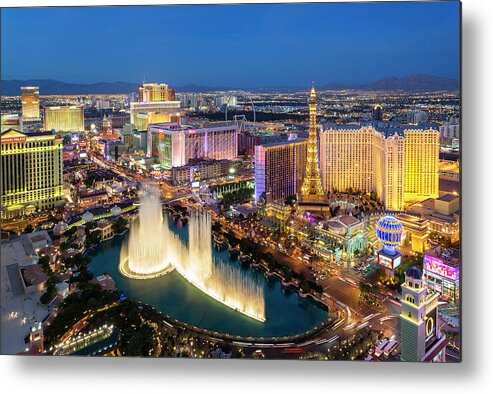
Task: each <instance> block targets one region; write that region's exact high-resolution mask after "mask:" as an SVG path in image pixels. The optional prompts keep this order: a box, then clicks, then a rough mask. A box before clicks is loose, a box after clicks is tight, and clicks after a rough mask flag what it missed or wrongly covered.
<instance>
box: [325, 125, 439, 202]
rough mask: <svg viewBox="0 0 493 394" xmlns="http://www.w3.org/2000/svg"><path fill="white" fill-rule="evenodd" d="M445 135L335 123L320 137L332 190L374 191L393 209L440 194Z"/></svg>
mask: <svg viewBox="0 0 493 394" xmlns="http://www.w3.org/2000/svg"><path fill="white" fill-rule="evenodd" d="M438 153H439V132H438V131H436V130H431V129H430V130H422V129H412V128H409V127H407V128H404V129H401V128H395V129H394V128H390V129H387V130H384V131H378V130H376V129H375V128H373V127H372V126H368V127H362V126H358V125H355V126H350V125H343V126H339V125H329V126H326V128H325V129H324V130H323V131H322V132H321V133H320V167H321V174H322V181H323V187H324V189H325V190H327V191H334V190H337V191H339V192H345V191H348V190H353V191H362V192H365V193H370V192H374V193H376V195H377V197H378V198H379V199H380V200H381V201H382V202H383V204H384V205H385V207H386V208H387V209H391V210H401V209H403V208H404V204H405V203H406V202H411V201H416V200H424V199H427V198H430V197H433V198H435V197H437V196H438V174H439V172H438Z"/></svg>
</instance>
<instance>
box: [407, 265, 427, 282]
mask: <svg viewBox="0 0 493 394" xmlns="http://www.w3.org/2000/svg"><path fill="white" fill-rule="evenodd" d="M406 277H408V278H412V279H419V280H421V279H422V278H423V273H422V272H421V270H420V269H419V268H418V267H416V266H415V265H413V266H412V267H410V268H408V269H407V271H406Z"/></svg>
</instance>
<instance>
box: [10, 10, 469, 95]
mask: <svg viewBox="0 0 493 394" xmlns="http://www.w3.org/2000/svg"><path fill="white" fill-rule="evenodd" d="M459 15H460V12H459V3H458V2H455V1H450V2H447V1H437V2H429V3H428V2H407V3H398V2H389V3H326V4H277V5H276V4H256V5H205V6H148V7H146V6H126V7H56V8H17V9H15V8H11V9H2V15H1V22H2V42H1V44H2V48H1V50H2V54H1V55H2V63H1V65H2V79H57V80H61V81H64V82H73V83H95V82H112V81H117V80H120V81H126V82H140V81H142V79H143V77H144V75H145V77H146V80H147V81H159V82H166V83H169V84H171V85H173V86H182V85H185V84H201V85H208V86H217V85H222V86H232V87H245V88H255V87H272V86H303V85H306V84H307V81H312V80H315V81H317V84H320V85H322V84H326V83H332V82H342V83H366V82H373V81H375V80H377V79H380V78H383V77H387V76H396V77H402V76H404V75H407V74H414V73H426V74H432V75H437V76H442V77H449V78H455V79H458V78H459V68H460V62H459V39H460V30H459V23H460V22H459V18H460V16H459Z"/></svg>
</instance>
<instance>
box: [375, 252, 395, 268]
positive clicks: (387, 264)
mask: <svg viewBox="0 0 493 394" xmlns="http://www.w3.org/2000/svg"><path fill="white" fill-rule="evenodd" d="M378 264H379V265H381V266H382V267H384V268H388V269H389V270H391V269H392V259H391V258H390V257H387V256H385V255H383V254H379V255H378Z"/></svg>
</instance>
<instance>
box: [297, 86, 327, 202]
mask: <svg viewBox="0 0 493 394" xmlns="http://www.w3.org/2000/svg"><path fill="white" fill-rule="evenodd" d="M308 105H309V107H310V130H309V133H308V147H307V155H306V170H305V177H304V179H303V186H302V187H301V199H302V201H303V202H321V201H323V200H324V191H323V189H322V179H321V177H320V168H319V164H318V141H317V96H316V94H315V88H314V87H313V85H312V90H311V91H310V99H309V101H308Z"/></svg>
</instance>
